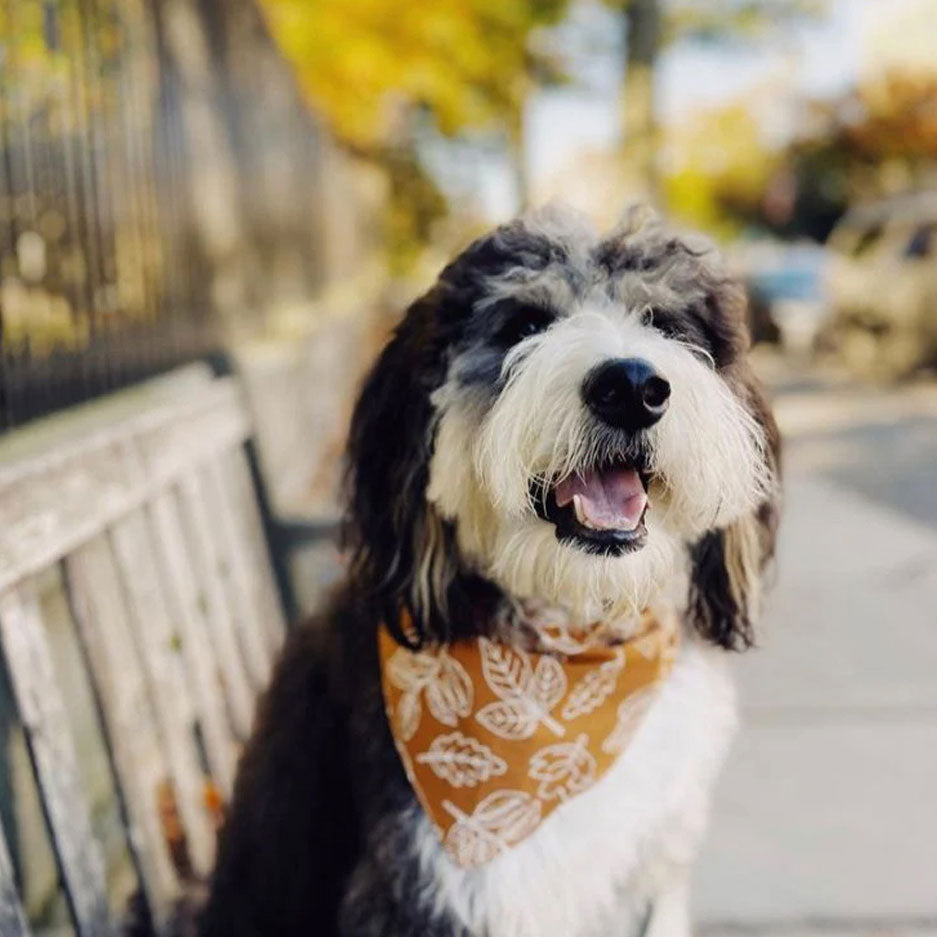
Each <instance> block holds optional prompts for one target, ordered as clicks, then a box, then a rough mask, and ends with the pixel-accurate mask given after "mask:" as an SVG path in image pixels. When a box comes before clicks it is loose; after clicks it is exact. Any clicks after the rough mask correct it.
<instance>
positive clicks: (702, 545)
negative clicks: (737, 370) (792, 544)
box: [688, 368, 781, 650]
mask: <svg viewBox="0 0 937 937" xmlns="http://www.w3.org/2000/svg"><path fill="white" fill-rule="evenodd" d="M739 393H740V395H741V396H742V397H743V398H744V401H745V403H746V406H747V407H748V409H749V411H750V412H751V413H752V414H753V416H755V418H756V419H757V421H758V423H759V424H760V425H761V427H762V430H763V432H764V436H765V443H766V445H765V447H764V453H763V455H764V459H765V461H766V463H767V466H766V467H767V469H768V473H769V476H770V478H772V479H773V481H774V484H773V485H772V486H771V491H770V492H769V494H768V496H767V497H766V498H765V500H764V501H762V502H761V504H759V505H758V507H757V508H756V509H755V510H754V511H753V512H752V513H751V514H748V515H746V516H744V517H741V518H739V519H738V520H736V521H734V522H733V523H731V524H729V525H728V526H727V527H724V528H720V529H717V530H711V531H708V532H707V533H706V534H704V535H703V537H702V538H701V539H700V540H698V541H697V542H696V543H695V544H694V545H693V546H692V547H691V548H690V562H691V566H692V568H691V573H690V594H689V603H688V614H689V617H690V621H691V622H692V623H693V626H694V627H695V628H696V630H697V631H699V633H700V634H702V635H703V636H704V637H705V638H707V639H708V640H710V641H712V642H713V643H715V644H718V645H720V646H722V647H724V648H727V649H728V650H744V649H745V648H747V647H751V645H752V644H753V643H754V624H755V621H756V619H757V617H758V613H759V610H760V600H761V591H762V590H761V586H762V580H763V577H764V574H765V570H766V567H767V566H768V564H769V562H770V560H771V558H772V557H773V556H774V548H775V541H776V536H777V528H778V519H779V515H780V454H781V452H780V450H781V440H780V434H779V433H778V429H777V425H776V424H775V422H774V417H773V416H772V414H771V410H770V408H769V406H768V403H767V401H766V400H765V398H764V395H763V393H762V391H761V389H760V387H759V385H758V383H757V381H756V380H755V378H754V376H753V375H751V374H750V373H749V372H748V370H747V368H746V369H745V373H744V375H743V376H742V378H741V380H740V383H739Z"/></svg>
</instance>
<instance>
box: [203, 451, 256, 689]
mask: <svg viewBox="0 0 937 937" xmlns="http://www.w3.org/2000/svg"><path fill="white" fill-rule="evenodd" d="M226 455H227V454H226ZM200 482H201V490H202V492H203V493H204V496H205V499H206V504H207V509H208V510H207V513H208V517H209V520H210V522H211V524H212V537H213V539H214V541H215V544H216V547H217V549H218V555H219V558H220V560H221V563H222V577H223V579H224V581H225V586H226V589H227V593H228V601H229V607H230V609H231V612H232V615H233V617H234V622H235V627H236V629H237V633H238V637H239V639H240V644H241V647H242V649H243V652H244V658H245V664H246V666H247V670H248V672H249V673H250V676H251V680H252V682H253V684H254V686H255V687H257V689H258V690H262V689H263V688H264V687H266V685H267V681H268V680H269V679H270V669H271V667H272V666H273V653H272V650H273V649H272V648H271V647H270V645H269V642H268V640H267V630H266V623H265V622H264V616H265V615H266V614H267V610H266V606H265V595H264V588H265V583H264V582H263V569H262V568H261V567H259V566H258V564H257V563H256V561H255V560H254V559H253V558H252V557H251V555H250V544H249V543H248V542H247V537H246V533H245V530H244V526H245V525H244V524H242V523H239V518H238V517H236V516H235V511H236V508H237V507H240V505H235V504H232V498H231V495H230V492H229V491H227V490H226V489H225V487H224V478H223V473H222V468H221V465H220V460H218V459H213V460H212V461H211V462H209V463H208V464H207V465H206V466H204V468H203V469H202V472H201V479H200Z"/></svg>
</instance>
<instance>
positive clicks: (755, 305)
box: [733, 240, 826, 351]
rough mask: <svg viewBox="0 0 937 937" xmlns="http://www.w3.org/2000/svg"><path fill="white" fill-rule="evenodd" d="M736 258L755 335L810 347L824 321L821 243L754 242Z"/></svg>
mask: <svg viewBox="0 0 937 937" xmlns="http://www.w3.org/2000/svg"><path fill="white" fill-rule="evenodd" d="M733 260H734V263H735V266H736V267H737V269H739V270H740V271H741V274H742V279H743V281H744V283H745V287H746V290H747V292H748V300H749V302H748V308H749V316H750V323H749V324H750V327H751V332H752V339H753V340H754V341H755V342H772V343H775V342H779V341H780V342H781V343H783V345H784V346H785V348H787V349H788V350H792V351H808V350H809V349H810V348H812V346H813V343H814V340H815V338H816V336H817V334H818V333H819V331H820V329H821V327H822V326H823V324H824V321H825V318H826V304H825V303H824V300H823V269H824V265H825V263H826V252H825V250H824V249H823V248H822V247H818V246H817V245H815V244H808V243H795V244H789V243H785V242H780V241H773V240H763V241H754V242H750V243H748V244H745V245H740V246H738V247H737V248H736V249H735V250H734V251H733Z"/></svg>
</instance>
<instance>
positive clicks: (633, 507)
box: [554, 468, 647, 530]
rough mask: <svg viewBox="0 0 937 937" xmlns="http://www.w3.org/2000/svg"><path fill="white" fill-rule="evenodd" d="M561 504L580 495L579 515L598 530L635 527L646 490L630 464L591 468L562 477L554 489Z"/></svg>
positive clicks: (632, 528) (645, 498)
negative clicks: (606, 468)
mask: <svg viewBox="0 0 937 937" xmlns="http://www.w3.org/2000/svg"><path fill="white" fill-rule="evenodd" d="M554 493H555V494H556V503H557V504H558V505H559V506H560V507H565V506H566V505H567V504H569V503H570V502H571V501H572V500H573V498H574V497H575V496H576V495H579V497H580V512H581V515H582V519H584V520H585V521H586V523H587V524H588V525H589V526H590V527H595V528H598V529H599V530H634V528H635V527H637V526H638V523H639V522H640V520H641V515H642V514H643V513H644V509H645V507H647V492H646V491H645V490H644V484H643V482H642V481H641V478H640V476H639V475H638V473H637V472H636V471H635V470H634V469H631V468H620V469H608V470H606V471H604V472H598V471H596V470H595V469H590V470H589V471H587V472H581V473H580V472H577V473H575V474H573V475H570V476H568V477H567V478H564V479H563V481H561V482H560V483H559V484H558V485H557V486H556V488H555V489H554Z"/></svg>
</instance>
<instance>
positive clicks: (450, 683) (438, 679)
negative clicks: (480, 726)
mask: <svg viewBox="0 0 937 937" xmlns="http://www.w3.org/2000/svg"><path fill="white" fill-rule="evenodd" d="M472 697H473V692H472V680H471V678H470V677H469V675H468V674H467V673H466V672H465V669H464V668H463V667H462V665H461V664H460V663H459V662H458V661H457V660H453V658H451V657H450V656H449V655H448V654H447V653H446V652H445V651H441V652H440V654H439V671H438V673H437V674H435V676H434V678H433V679H431V680H430V681H429V682H428V683H427V684H426V705H427V706H428V707H429V711H430V712H431V713H432V714H433V715H434V716H435V717H436V718H437V719H438V720H439V721H440V722H441V723H442V724H443V725H446V726H455V725H456V724H457V723H458V721H459V717H460V716H461V717H462V718H463V719H464V718H465V717H466V716H468V715H469V714H470V713H471V711H472Z"/></svg>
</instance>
